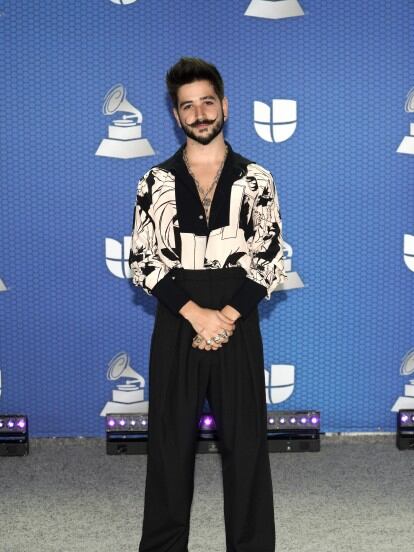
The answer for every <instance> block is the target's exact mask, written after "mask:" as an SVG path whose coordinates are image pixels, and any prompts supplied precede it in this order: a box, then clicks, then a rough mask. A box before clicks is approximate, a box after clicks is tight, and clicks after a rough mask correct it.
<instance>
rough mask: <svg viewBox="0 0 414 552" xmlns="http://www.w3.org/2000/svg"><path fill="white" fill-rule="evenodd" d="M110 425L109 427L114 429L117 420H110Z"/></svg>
mask: <svg viewBox="0 0 414 552" xmlns="http://www.w3.org/2000/svg"><path fill="white" fill-rule="evenodd" d="M108 425H109V427H114V425H115V420H113V419H112V418H111V419H110V420H108Z"/></svg>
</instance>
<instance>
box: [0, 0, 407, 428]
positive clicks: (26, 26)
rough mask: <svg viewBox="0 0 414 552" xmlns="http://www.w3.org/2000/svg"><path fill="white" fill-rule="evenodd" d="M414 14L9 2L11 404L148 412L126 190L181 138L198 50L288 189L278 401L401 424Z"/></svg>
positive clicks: (4, 127)
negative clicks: (184, 94) (177, 81)
mask: <svg viewBox="0 0 414 552" xmlns="http://www.w3.org/2000/svg"><path fill="white" fill-rule="evenodd" d="M413 28H414V3H413V2H411V1H410V0H399V1H394V2H389V1H387V0H380V1H377V2H371V1H369V0H365V1H364V0H362V1H361V0H346V1H335V2H334V1H326V0H226V1H225V2H224V1H223V0H176V1H174V2H172V1H171V0H88V1H86V0H0V39H1V45H2V54H1V57H0V67H1V76H2V83H3V100H2V101H1V103H0V113H1V135H0V152H1V156H0V163H1V217H0V245H1V251H0V254H1V256H0V312H1V315H0V340H1V342H0V346H1V350H0V393H1V394H0V414H2V413H3V414H4V413H24V414H27V415H28V416H29V424H30V433H31V435H32V436H53V435H58V436H79V435H84V436H98V435H103V434H104V421H105V419H104V417H105V414H106V413H109V412H146V411H147V409H148V396H149V393H148V391H149V389H148V386H149V381H148V380H149V378H148V361H149V346H150V339H151V333H152V328H153V324H154V313H155V308H156V299H155V298H154V297H150V296H147V295H146V294H145V293H144V291H143V290H142V289H140V288H137V287H135V286H134V285H133V284H132V280H131V273H130V270H129V266H128V255H129V246H130V239H131V230H132V217H133V206H134V201H135V193H136V186H137V182H138V180H139V178H140V177H141V176H142V175H143V174H144V172H146V171H147V170H148V169H149V168H150V167H152V166H154V165H156V164H157V163H159V162H161V161H163V160H165V159H166V158H168V157H169V156H170V155H172V154H173V153H174V152H175V151H176V150H177V149H178V147H179V146H180V145H181V144H182V143H183V141H184V139H185V136H184V135H183V134H182V133H181V131H180V129H178V127H177V125H176V123H175V120H174V118H173V115H172V110H171V103H170V100H169V97H168V95H167V91H166V87H165V73H166V71H167V70H168V69H169V68H170V67H171V66H172V65H173V64H174V63H175V62H176V61H177V60H178V59H179V58H180V57H181V56H195V57H201V58H203V59H206V60H207V61H209V62H212V63H214V64H215V65H216V66H217V67H218V69H219V71H220V72H221V74H222V76H223V79H224V84H225V94H226V96H227V97H228V99H229V120H228V122H227V123H226V126H225V138H226V139H227V140H228V141H229V142H230V143H231V145H232V147H233V149H234V150H235V151H237V152H239V153H241V154H242V155H245V156H246V157H248V158H250V159H253V160H254V161H256V162H258V163H260V164H262V165H263V166H265V167H266V168H268V169H269V170H271V172H272V174H273V175H274V178H275V182H276V186H277V191H278V195H279V200H280V205H281V214H282V219H283V223H284V239H285V251H284V255H285V260H286V261H285V262H286V267H287V272H288V280H287V281H286V282H285V283H284V285H282V286H279V288H278V290H277V291H276V292H274V294H273V295H272V299H271V300H270V301H265V300H264V301H262V302H261V304H260V307H259V311H260V319H261V329H262V335H263V342H264V353H265V381H266V397H267V403H268V409H269V410H285V409H288V410H290V409H292V410H293V409H317V410H320V412H321V429H322V430H323V431H327V432H329V431H344V432H351V431H394V430H395V427H396V411H397V410H398V409H399V408H414V349H413V348H414V331H413V330H414V323H413V318H414V317H413V306H414V299H413V290H414V187H413V184H414V183H413V178H414V177H413V167H414V158H413V155H414V114H413V111H414V88H413V87H414V75H413V72H412V60H413V54H414V48H413V40H412V33H413ZM172 392H174V390H172ZM207 406H208V404H207V403H206V407H207Z"/></svg>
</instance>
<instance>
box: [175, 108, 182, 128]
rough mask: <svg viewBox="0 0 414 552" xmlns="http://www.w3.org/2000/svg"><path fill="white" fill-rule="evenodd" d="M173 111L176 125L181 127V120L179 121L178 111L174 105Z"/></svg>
mask: <svg viewBox="0 0 414 552" xmlns="http://www.w3.org/2000/svg"><path fill="white" fill-rule="evenodd" d="M173 113H174V117H175V120H176V121H177V125H178V126H179V127H180V128H181V122H180V119H179V117H178V111H177V110H176V108H175V107H173Z"/></svg>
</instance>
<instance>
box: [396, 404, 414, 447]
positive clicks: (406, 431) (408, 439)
mask: <svg viewBox="0 0 414 552" xmlns="http://www.w3.org/2000/svg"><path fill="white" fill-rule="evenodd" d="M397 447H398V448H399V449H400V450H414V410H407V409H404V410H399V411H398V413H397Z"/></svg>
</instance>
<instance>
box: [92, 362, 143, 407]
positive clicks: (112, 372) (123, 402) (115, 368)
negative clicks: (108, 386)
mask: <svg viewBox="0 0 414 552" xmlns="http://www.w3.org/2000/svg"><path fill="white" fill-rule="evenodd" d="M106 377H107V379H108V380H109V381H116V382H117V384H116V389H113V390H112V400H111V401H108V402H107V403H106V405H105V406H104V408H103V409H102V412H101V414H100V415H101V416H106V415H107V414H126V413H129V414H136V413H147V412H148V401H144V389H145V379H144V378H143V377H142V376H141V375H140V374H138V372H136V371H135V370H134V369H133V368H132V367H131V364H130V360H129V356H128V354H127V353H126V352H124V351H122V352H120V353H118V354H117V355H115V356H114V358H113V359H112V360H111V361H110V362H109V364H108V371H107V374H106Z"/></svg>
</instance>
